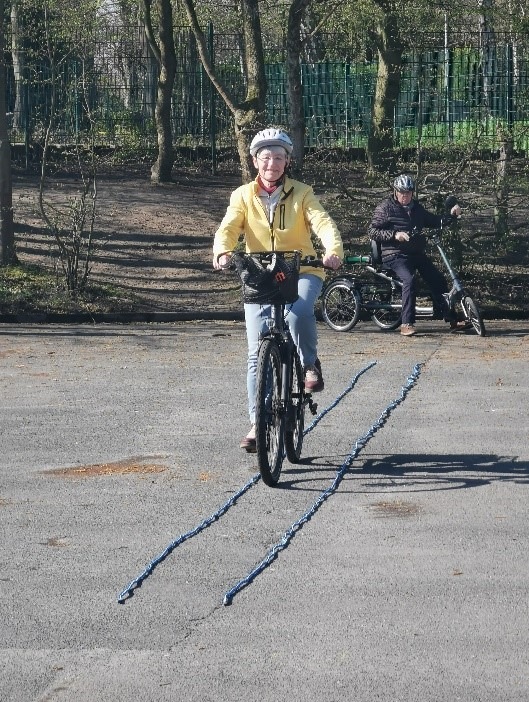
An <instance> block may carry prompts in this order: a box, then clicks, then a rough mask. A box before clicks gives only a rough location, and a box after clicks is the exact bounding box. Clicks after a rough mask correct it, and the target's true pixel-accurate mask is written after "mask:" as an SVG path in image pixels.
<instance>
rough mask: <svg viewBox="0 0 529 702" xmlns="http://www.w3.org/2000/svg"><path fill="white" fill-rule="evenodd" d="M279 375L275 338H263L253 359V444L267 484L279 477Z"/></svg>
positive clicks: (281, 427) (282, 415)
mask: <svg viewBox="0 0 529 702" xmlns="http://www.w3.org/2000/svg"><path fill="white" fill-rule="evenodd" d="M281 376H282V372H281V354H280V351H279V346H278V344H277V342H276V341H275V339H264V340H263V341H262V342H261V346H260V347H259V356H258V359H257V377H256V405H255V443H256V450H257V464H258V466H259V471H260V473H261V477H262V478H263V481H264V482H265V483H266V485H269V486H270V487H273V486H274V485H275V484H276V483H277V481H278V480H279V476H280V474H281V468H282V465H283V445H284V430H285V413H284V410H283V406H282V402H281Z"/></svg>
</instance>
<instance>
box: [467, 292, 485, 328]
mask: <svg viewBox="0 0 529 702" xmlns="http://www.w3.org/2000/svg"><path fill="white" fill-rule="evenodd" d="M461 307H462V308H463V312H464V314H465V318H466V319H468V321H469V322H470V323H471V324H472V327H473V328H474V331H475V332H476V334H478V335H479V336H485V334H486V331H485V324H484V323H483V318H482V317H481V313H480V311H479V309H478V306H477V305H476V303H475V302H474V300H473V299H472V298H471V297H470V295H465V297H463V299H462V300H461Z"/></svg>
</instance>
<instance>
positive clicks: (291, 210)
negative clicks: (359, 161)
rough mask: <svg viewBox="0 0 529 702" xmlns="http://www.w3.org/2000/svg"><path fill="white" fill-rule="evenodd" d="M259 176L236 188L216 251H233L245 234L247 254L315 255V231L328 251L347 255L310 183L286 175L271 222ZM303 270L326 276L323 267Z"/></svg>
mask: <svg viewBox="0 0 529 702" xmlns="http://www.w3.org/2000/svg"><path fill="white" fill-rule="evenodd" d="M258 192H259V185H258V183H257V178H256V179H255V180H254V181H253V182H251V183H248V184H246V185H241V187H239V188H237V189H236V190H234V191H233V193H232V194H231V197H230V204H229V205H228V209H227V210H226V214H225V215H224V218H223V220H222V222H221V223H220V226H219V228H218V229H217V231H216V233H215V240H214V243H213V254H214V256H219V255H220V254H222V253H225V252H227V251H232V250H233V249H234V248H235V246H236V245H237V242H238V240H239V237H240V236H241V234H242V235H244V240H245V244H246V251H247V253H257V252H259V251H270V250H272V249H274V250H275V251H294V250H299V251H301V255H302V256H315V255H316V252H315V250H314V245H313V243H312V241H311V232H313V233H314V234H315V235H316V236H317V237H318V239H320V241H321V243H322V245H323V248H324V250H325V254H327V255H331V254H336V255H337V256H339V257H340V258H343V244H342V238H341V236H340V232H339V231H338V227H337V226H336V224H335V222H334V221H333V219H332V218H331V217H330V216H329V214H328V213H327V212H326V211H325V209H324V208H323V206H322V205H321V203H320V201H319V200H318V198H317V197H316V195H315V194H314V191H313V189H312V187H311V186H310V185H306V184H305V183H301V182H300V181H298V180H292V179H291V178H288V177H285V178H284V182H283V192H282V193H281V196H280V199H279V203H278V205H277V207H276V209H275V212H274V218H273V221H272V223H271V224H270V223H269V222H268V218H267V214H266V211H265V208H264V206H263V203H262V202H261V199H260V198H259V195H258ZM301 272H303V273H312V274H313V275H317V276H319V277H320V278H324V277H325V272H324V270H323V269H321V268H310V267H306V266H304V267H302V268H301Z"/></svg>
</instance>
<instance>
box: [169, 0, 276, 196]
mask: <svg viewBox="0 0 529 702" xmlns="http://www.w3.org/2000/svg"><path fill="white" fill-rule="evenodd" d="M183 2H184V5H185V9H186V13H187V16H188V19H189V23H190V25H191V29H192V31H193V34H194V35H195V39H196V42H197V46H198V52H199V55H200V60H201V62H202V65H203V67H204V70H205V71H206V73H207V74H208V77H209V79H210V80H211V82H212V83H213V85H214V86H215V89H216V90H217V92H218V93H219V95H220V96H221V97H222V99H223V100H224V102H225V104H226V106H227V107H228V109H229V110H230V112H231V113H232V115H233V117H234V127H235V138H236V140H237V151H238V153H239V160H240V162H241V176H242V182H243V183H248V182H249V181H250V180H252V178H253V172H252V166H251V160H250V153H249V147H250V142H251V139H252V137H253V135H254V134H255V132H256V131H257V130H259V129H262V128H263V126H265V125H264V124H263V117H264V111H265V98H266V89H267V85H266V77H265V70H264V52H263V44H262V35H261V19H260V16H259V3H258V0H241V19H242V33H243V64H244V73H245V76H244V77H245V79H246V97H245V98H244V100H236V99H235V98H234V97H233V95H232V94H231V92H230V91H229V90H228V88H227V86H226V85H225V84H224V83H223V82H222V81H221V79H220V77H219V75H218V73H217V72H216V71H215V69H214V68H213V63H212V61H211V57H210V55H209V51H208V47H207V42H206V37H205V36H204V32H203V31H202V29H201V28H200V24H199V22H198V19H197V16H196V11H195V6H194V4H193V0H183Z"/></svg>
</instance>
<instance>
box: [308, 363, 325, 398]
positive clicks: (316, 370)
mask: <svg viewBox="0 0 529 702" xmlns="http://www.w3.org/2000/svg"><path fill="white" fill-rule="evenodd" d="M324 387H325V383H324V381H323V375H322V372H321V363H320V359H319V358H317V359H316V362H315V363H314V365H312V366H305V390H306V391H307V392H321V391H322V390H323V388H324Z"/></svg>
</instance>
